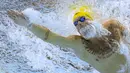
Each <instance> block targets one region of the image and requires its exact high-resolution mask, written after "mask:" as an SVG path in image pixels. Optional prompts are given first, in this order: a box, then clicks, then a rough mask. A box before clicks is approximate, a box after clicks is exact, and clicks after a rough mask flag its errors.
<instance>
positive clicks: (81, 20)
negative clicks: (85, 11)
mask: <svg viewBox="0 0 130 73" xmlns="http://www.w3.org/2000/svg"><path fill="white" fill-rule="evenodd" d="M90 24H91V20H90V19H89V18H86V17H85V16H81V17H78V18H77V19H75V20H74V25H75V26H76V28H77V30H78V31H79V30H80V29H81V28H83V27H85V26H87V25H90Z"/></svg>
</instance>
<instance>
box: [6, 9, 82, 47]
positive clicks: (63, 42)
mask: <svg viewBox="0 0 130 73" xmlns="http://www.w3.org/2000/svg"><path fill="white" fill-rule="evenodd" d="M8 16H9V17H10V18H11V19H12V20H13V21H14V22H15V23H16V24H18V25H21V26H24V27H26V28H28V29H29V30H30V31H32V33H33V34H35V35H36V36H37V37H39V38H40V39H42V40H43V41H46V42H49V43H52V44H54V45H59V46H61V47H69V48H81V46H82V42H81V36H78V35H72V36H69V37H63V36H60V35H58V34H55V33H54V32H52V31H50V30H49V29H47V28H46V27H44V26H41V25H38V24H34V23H31V24H30V21H29V19H28V18H27V17H26V16H25V15H24V14H23V13H22V12H18V11H14V10H10V11H8Z"/></svg>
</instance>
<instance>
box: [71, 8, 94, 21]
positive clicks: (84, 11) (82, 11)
mask: <svg viewBox="0 0 130 73" xmlns="http://www.w3.org/2000/svg"><path fill="white" fill-rule="evenodd" d="M82 16H84V17H86V18H89V19H90V20H93V12H92V10H91V8H89V7H88V6H82V7H80V8H78V9H77V10H76V13H75V14H74V16H73V21H74V20H76V19H77V18H78V17H82Z"/></svg>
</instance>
